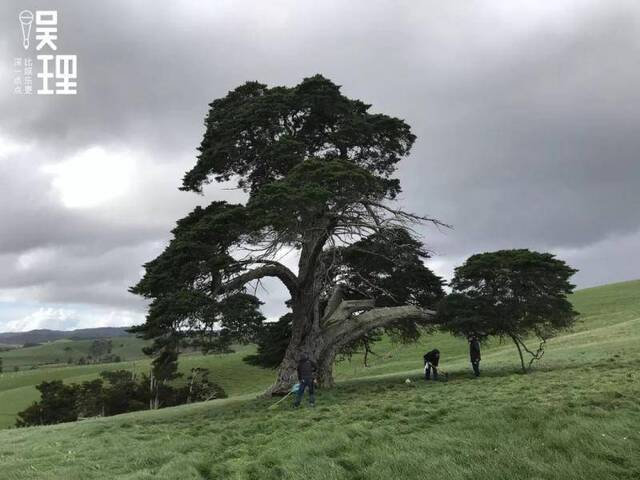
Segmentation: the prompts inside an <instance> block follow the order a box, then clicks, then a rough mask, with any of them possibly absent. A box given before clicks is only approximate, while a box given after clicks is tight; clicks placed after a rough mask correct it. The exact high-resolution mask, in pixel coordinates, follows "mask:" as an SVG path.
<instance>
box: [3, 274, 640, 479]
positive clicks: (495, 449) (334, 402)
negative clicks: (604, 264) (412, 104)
mask: <svg viewBox="0 0 640 480" xmlns="http://www.w3.org/2000/svg"><path fill="white" fill-rule="evenodd" d="M572 301H573V302H574V304H575V305H576V308H577V309H578V310H579V311H580V312H581V313H582V315H581V320H582V323H580V324H579V326H578V327H577V328H576V329H575V330H574V331H573V332H570V333H568V334H566V335H563V336H560V337H558V338H556V339H553V340H552V341H551V342H549V345H548V351H547V353H546V354H545V357H544V358H543V360H542V361H541V362H540V364H539V365H538V366H537V367H536V369H535V371H534V372H533V373H531V374H529V375H521V374H519V373H518V372H517V369H518V360H517V356H516V353H515V351H514V347H512V346H511V345H509V344H504V345H500V344H499V343H498V342H494V343H493V344H492V345H490V346H487V347H486V348H485V349H484V350H483V361H482V368H483V376H482V377H481V378H480V379H473V378H472V377H471V376H470V371H469V370H470V369H469V365H468V360H467V352H466V348H467V347H466V343H465V342H464V341H463V340H460V339H456V338H452V337H450V336H448V335H443V334H438V335H434V336H430V337H427V338H425V339H424V341H423V342H421V343H420V344H418V345H410V346H397V345H394V344H392V343H390V342H388V341H387V342H383V343H382V344H380V345H378V346H377V347H376V352H378V354H379V356H377V357H376V356H374V357H372V360H371V363H372V366H371V367H368V368H365V367H363V366H362V364H361V362H360V361H359V360H360V359H358V358H355V357H354V358H353V359H352V361H351V362H341V363H339V364H338V366H337V369H336V370H337V377H338V379H339V380H340V381H341V383H339V385H338V387H337V388H336V389H334V390H331V391H323V392H319V394H318V396H319V398H318V407H317V408H316V409H315V410H311V409H309V408H308V407H307V406H306V405H305V406H303V408H301V409H300V410H299V411H291V410H290V406H289V405H290V404H288V403H287V402H284V403H283V404H282V406H281V407H279V408H277V409H276V410H268V409H267V406H268V405H270V404H271V402H268V401H265V400H255V399H254V398H255V395H253V393H255V392H259V391H261V390H262V389H263V388H265V387H266V386H267V385H268V384H269V382H270V381H271V380H272V379H273V372H271V371H268V370H263V369H259V368H255V367H251V366H248V365H246V364H244V363H243V362H242V361H241V358H242V357H243V356H244V355H246V354H247V353H248V352H249V351H250V348H249V347H246V348H245V349H243V350H241V351H239V352H237V353H235V354H232V355H225V356H208V357H202V356H199V355H193V356H189V357H185V358H183V359H182V360H181V364H182V365H181V366H182V368H183V369H188V368H190V367H191V366H196V365H198V366H208V367H209V368H211V369H212V372H213V376H214V378H215V379H216V380H218V381H219V382H220V383H221V384H222V385H223V386H224V387H225V388H226V389H227V391H228V392H229V393H230V394H231V395H235V396H236V397H235V398H231V399H227V400H218V401H212V402H207V403H203V404H194V405H188V406H183V407H176V408H170V409H165V410H158V411H153V412H139V413H134V414H127V415H121V416H117V417H111V418H104V419H95V420H86V421H83V422H80V423H77V424H66V425H59V426H52V427H38V428H29V429H17V430H13V429H12V430H5V431H3V432H0V471H1V472H2V475H1V477H2V478H8V479H40V478H42V479H70V480H73V479H83V480H85V479H86V480H91V479H122V480H124V479H127V480H142V479H167V480H169V479H175V478H180V479H217V478H225V479H226V478H243V479H245V478H246V479H253V478H256V479H258V478H259V479H281V478H283V479H299V478H300V479H302V478H304V479H343V478H345V479H346V478H348V479H351V478H353V479H364V478H367V479H385V480H387V479H395V478H403V479H405V478H406V479H423V478H437V479H439V480H448V479H466V478H477V479H505V480H507V479H509V480H511V479H534V478H535V479H576V480H585V479H598V480H600V479H605V480H607V479H610V480H613V479H634V480H635V479H638V478H640V455H638V452H640V402H639V401H638V398H640V374H639V373H638V372H639V368H640V348H639V346H640V281H634V282H626V283H620V284H615V285H608V286H605V287H598V288H594V289H588V290H582V291H579V292H577V293H576V294H575V295H574V296H573V298H572ZM434 346H437V347H438V348H439V349H440V350H441V351H442V352H443V359H442V360H443V361H442V367H443V368H444V369H445V370H447V371H449V372H450V374H451V377H450V381H449V382H447V383H437V384H425V382H423V381H422V380H421V379H420V372H421V370H420V366H421V355H422V353H423V352H424V351H425V349H426V348H432V347H434ZM129 366H130V367H135V368H137V369H144V368H146V367H147V366H148V363H146V361H137V362H135V364H134V365H132V364H130V365H129ZM110 367H111V366H110ZM101 369H102V366H87V367H69V368H57V369H40V370H34V371H28V372H20V373H19V374H17V375H15V376H12V375H11V374H5V375H3V377H2V378H1V379H0V404H2V405H5V404H6V403H5V401H7V402H9V403H10V401H13V402H14V403H13V405H14V408H17V406H18V403H20V402H22V401H24V400H25V399H26V398H27V396H28V395H29V392H34V390H33V385H34V384H35V383H37V382H38V381H39V379H41V378H52V375H55V376H57V377H56V378H64V379H65V380H66V381H78V380H80V379H84V378H92V376H95V375H96V374H97V372H98V371H100V370H101ZM407 377H409V378H412V379H413V380H414V383H412V384H410V385H406V384H405V383H404V379H405V378H407ZM29 401H30V400H29ZM27 403H28V402H27ZM3 408H4V407H3Z"/></svg>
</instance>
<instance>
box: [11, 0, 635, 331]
mask: <svg viewBox="0 0 640 480" xmlns="http://www.w3.org/2000/svg"><path fill="white" fill-rule="evenodd" d="M49 7H51V8H57V9H58V11H59V15H60V23H61V25H60V41H59V46H60V49H61V50H64V51H66V52H67V53H77V54H78V55H79V59H80V65H79V74H80V78H79V83H80V92H79V94H78V95H77V96H76V97H64V98H62V97H56V96H52V97H48V98H46V97H42V96H33V97H30V98H28V97H24V96H18V95H12V94H11V88H10V82H11V81H12V77H11V74H12V72H11V68H10V67H11V61H12V59H13V57H14V56H18V55H21V54H22V52H21V51H20V48H21V47H20V41H19V36H18V35H19V32H18V25H17V21H16V18H17V14H18V12H19V11H20V10H21V9H23V8H33V9H35V8H39V9H43V8H49ZM639 24H640V7H639V6H638V5H637V3H636V2H631V1H621V2H607V3H596V2H577V1H565V2H553V4H547V5H544V4H540V2H518V5H517V6H515V4H514V2H509V1H508V0H505V1H487V2H483V3H482V4H469V3H468V2H463V1H452V2H421V3H417V2H409V1H406V2H391V1H373V2H371V1H366V2H365V1H354V2H337V1H335V2H333V1H325V2H316V3H315V4H311V3H308V2H275V3H272V2H209V3H202V2H179V3H178V2H176V3H169V2H166V3H158V2H124V1H114V0H112V1H108V2H100V3H95V2H85V1H80V0H69V1H65V2H62V1H57V2H55V1H48V2H47V1H38V2H33V5H26V4H25V3H24V2H17V1H9V2H3V3H2V5H0V32H1V33H0V79H2V80H3V84H4V85H5V87H3V89H2V90H1V91H0V109H1V110H2V112H3V115H2V117H0V225H1V227H0V294H1V293H2V292H4V294H5V295H4V296H9V297H11V298H14V297H15V299H16V300H15V301H16V302H19V301H26V300H27V299H29V300H31V301H36V302H48V303H58V304H60V305H63V306H64V305H66V304H89V305H95V306H96V308H100V309H101V310H100V311H101V312H102V311H105V310H104V309H105V308H106V309H109V308H111V309H113V310H114V311H116V310H118V309H121V310H122V311H125V310H127V311H129V310H133V311H137V312H141V311H143V310H144V302H142V301H140V300H139V299H135V298H132V297H131V295H129V294H128V293H127V292H126V287H127V286H128V285H131V284H132V283H135V281H136V279H137V278H138V276H139V274H140V265H141V264H142V263H144V262H145V261H148V260H150V259H151V258H153V256H154V255H156V254H157V253H158V251H160V249H161V248H162V245H163V244H164V243H165V242H166V241H167V239H168V237H169V230H170V229H171V228H172V225H173V223H174V222H175V220H176V219H177V218H180V217H181V216H183V215H184V214H186V213H187V212H188V211H189V210H190V209H191V208H193V206H194V205H196V204H198V203H206V202H208V201H211V200H212V199H214V198H231V199H232V200H233V201H238V200H241V198H242V196H241V194H239V193H238V192H236V191H228V190H224V189H223V188H221V187H219V186H211V187H210V188H209V189H208V191H207V194H206V195H205V197H198V196H196V195H192V194H188V193H183V192H179V191H178V190H177V187H178V185H179V182H180V178H181V176H182V174H183V172H184V171H185V170H187V169H188V168H189V167H190V166H191V165H192V163H193V161H194V157H195V153H196V151H195V148H196V147H197V145H198V144H199V141H200V138H201V135H202V131H203V126H202V121H203V118H204V115H205V113H206V111H207V104H208V103H209V102H210V101H211V100H212V99H214V98H217V97H220V96H223V95H224V94H225V93H226V92H227V91H228V90H230V89H232V88H234V87H235V86H237V85H238V84H240V83H242V82H244V81H246V80H260V81H262V82H265V83H269V84H272V85H273V84H294V83H297V82H298V81H300V79H301V78H303V77H304V76H309V75H312V74H314V73H317V72H320V73H323V74H325V75H326V76H328V77H330V78H332V79H333V80H334V81H335V82H336V83H338V84H341V85H342V86H343V91H344V93H345V94H347V95H349V96H353V97H357V98H361V99H363V100H365V101H367V102H370V103H372V104H373V105H374V106H373V109H374V110H377V111H383V112H385V113H389V114H392V115H397V116H399V117H402V118H405V119H406V120H407V121H408V122H409V123H410V124H411V125H412V127H413V129H414V131H415V133H416V134H417V135H418V142H417V143H416V146H415V148H414V151H413V154H412V156H411V157H410V158H409V159H407V160H406V161H404V162H403V165H402V166H401V168H400V171H399V175H400V177H401V179H402V181H403V186H404V193H403V196H402V198H401V203H402V204H403V205H404V206H406V207H408V208H410V209H412V210H414V211H418V212H421V213H428V214H430V215H432V216H436V217H438V218H440V219H442V220H443V221H445V222H447V223H451V224H453V225H454V227H455V228H454V230H451V231H445V232H439V231H437V230H435V229H431V228H426V229H425V230H424V232H425V239H426V241H427V243H428V244H429V246H431V247H432V248H433V249H434V250H435V251H436V252H438V253H439V256H438V257H437V258H436V259H435V260H434V267H435V268H436V269H437V270H438V272H440V273H442V274H445V275H448V274H450V272H451V270H452V268H453V266H454V265H455V264H458V263H460V262H461V261H462V260H463V259H464V258H465V257H466V256H468V255H470V254H472V253H475V252H478V251H485V250H492V249H497V248H510V247H530V248H536V249H545V250H552V251H554V252H557V253H558V254H559V255H561V256H563V257H565V258H567V260H568V261H570V262H572V263H573V264H574V265H575V266H576V267H577V268H579V269H580V270H581V273H580V274H579V275H578V276H576V281H577V282H578V283H579V285H582V286H587V285H593V284H598V283H603V282H606V281H615V280H623V279H628V278H634V277H638V276H640V275H639V274H638V272H640V255H635V256H633V253H634V242H635V240H634V239H637V232H638V231H639V230H640V208H638V194H637V191H638V189H639V187H640V162H639V161H638V160H637V158H636V156H637V152H638V151H640V148H639V147H640V135H639V133H640V132H639V131H638V130H639V129H640V121H639V120H638V119H637V114H636V112H637V111H638V107H640V90H638V88H637V85H638V84H639V83H640V67H639V66H638V62H637V57H638V47H639V45H640V43H639V40H638V35H637V31H638V27H639V26H640V25H639ZM4 80H6V81H4ZM3 141H5V143H6V142H8V143H9V144H15V145H18V148H12V149H9V148H6V146H5V147H3V146H2V145H3V143H2V142H3ZM92 147H100V148H102V149H104V151H105V152H106V155H107V156H108V158H112V157H113V158H115V157H116V156H118V155H120V156H124V157H125V158H126V159H128V161H130V163H131V165H132V166H133V167H132V170H131V171H130V172H127V173H126V178H124V176H125V175H124V174H123V176H122V177H123V181H124V180H127V181H128V182H129V183H128V184H127V185H126V188H124V187H123V191H122V193H121V194H119V195H117V196H114V197H113V198H108V199H107V200H105V201H102V202H99V204H97V205H95V206H91V207H87V208H70V207H69V205H65V202H64V198H63V197H61V195H60V191H59V188H58V189H57V187H56V185H55V184H54V183H55V180H56V178H57V177H56V174H55V173H51V169H50V168H49V169H48V166H51V165H60V164H64V162H68V161H69V159H72V158H74V156H75V155H78V154H80V153H82V152H86V151H87V150H88V149H90V148H92ZM3 148H4V150H3ZM117 173H118V172H117V171H116V172H115V174H116V176H115V177H114V178H102V179H101V178H99V176H98V177H97V178H94V177H92V176H91V172H89V174H88V177H87V179H86V182H87V184H89V185H91V186H93V187H95V189H99V188H101V182H113V185H114V188H115V187H116V186H118V185H119V183H120V177H118V176H117ZM82 178H83V177H81V178H80V179H74V178H71V180H69V181H70V182H72V186H76V187H77V184H78V182H80V183H82ZM67 180H68V179H67ZM65 181H66V180H65ZM73 182H76V183H73ZM92 182H93V183H92ZM65 185H66V184H65ZM65 188H66V187H65ZM267 296H268V297H269V298H270V299H271V300H270V302H269V303H268V304H267V305H266V306H265V311H266V312H267V314H268V315H269V316H272V315H276V314H277V313H278V312H279V311H280V309H281V304H282V299H283V295H282V292H281V291H280V290H278V287H277V286H275V285H273V286H271V285H270V286H269V292H268V295H267ZM128 315H129V314H128V313H127V318H128ZM36 317H37V318H38V321H39V322H41V321H43V320H42V318H46V316H43V315H38V316H36ZM58 317H59V318H67V317H69V316H68V315H66V314H65V315H59V316H58ZM58 317H56V318H58ZM72 317H73V318H74V322H76V323H74V325H75V324H77V322H78V314H74V315H73V316H72ZM69 318H70V317H69ZM86 318H87V319H88V320H87V321H88V322H89V321H91V322H95V318H96V317H95V316H87V317H86ZM1 322H2V316H1V315H0V323H1ZM0 329H1V325H0Z"/></svg>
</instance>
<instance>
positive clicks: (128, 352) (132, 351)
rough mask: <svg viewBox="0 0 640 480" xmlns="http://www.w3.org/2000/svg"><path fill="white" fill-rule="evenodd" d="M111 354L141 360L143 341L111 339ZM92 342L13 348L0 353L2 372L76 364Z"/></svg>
mask: <svg viewBox="0 0 640 480" xmlns="http://www.w3.org/2000/svg"><path fill="white" fill-rule="evenodd" d="M112 342H113V350H112V352H111V353H113V354H114V355H119V356H120V357H121V358H122V359H123V360H125V361H127V360H135V359H139V358H143V357H144V354H143V353H142V347H143V346H144V345H145V341H144V340H141V339H139V338H136V337H133V336H131V337H116V338H113V339H112ZM92 343H93V340H56V341H54V342H47V343H43V344H41V345H38V346H35V347H27V348H14V349H12V350H11V351H8V352H0V357H2V361H3V367H4V371H5V372H8V371H12V370H13V369H14V367H16V366H17V367H18V368H20V369H21V370H22V369H25V368H26V369H29V368H32V367H40V366H45V365H51V364H67V363H68V362H69V360H71V361H72V362H73V363H75V362H77V361H78V359H79V358H80V357H85V358H86V357H87V356H88V355H90V351H89V349H90V348H91V344H92Z"/></svg>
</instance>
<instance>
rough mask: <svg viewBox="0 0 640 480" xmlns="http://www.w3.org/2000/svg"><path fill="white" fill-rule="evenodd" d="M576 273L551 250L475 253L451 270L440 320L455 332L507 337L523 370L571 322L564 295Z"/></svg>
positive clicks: (538, 356) (439, 309)
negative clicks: (531, 343) (533, 341)
mask: <svg viewBox="0 0 640 480" xmlns="http://www.w3.org/2000/svg"><path fill="white" fill-rule="evenodd" d="M576 271H577V270H574V269H573V268H571V267H569V266H568V265H567V264H566V263H565V262H564V261H562V260H559V259H557V258H555V257H554V255H552V254H550V253H539V252H532V251H530V250H527V249H517V250H500V251H497V252H488V253H481V254H477V255H473V256H471V257H469V259H468V260H467V261H466V262H465V263H464V264H463V265H462V266H460V267H458V268H456V269H455V275H454V278H453V280H452V282H451V288H452V291H451V293H450V294H449V295H447V297H446V298H445V299H444V300H443V301H442V302H441V303H440V305H439V308H438V321H439V322H440V323H441V325H442V326H443V328H444V329H446V330H448V331H450V332H452V333H454V334H458V335H464V336H468V335H476V336H479V337H488V336H497V337H500V338H508V339H511V340H512V341H513V343H514V344H515V346H516V348H517V350H518V355H519V357H520V365H521V367H522V371H523V372H526V371H527V370H528V368H530V367H531V365H532V363H533V362H534V361H535V360H539V359H540V358H541V357H542V355H544V346H545V342H546V341H547V340H548V339H549V338H551V337H552V336H553V335H555V334H556V333H557V332H558V331H560V330H564V329H567V328H569V327H571V326H572V325H573V324H574V323H575V319H576V315H577V313H576V312H575V311H574V310H573V306H572V305H571V303H570V302H569V300H568V299H567V295H569V294H570V293H571V292H572V291H573V288H574V286H573V285H572V284H571V283H570V282H569V279H570V278H571V276H572V275H573V274H574V273H576ZM528 337H529V338H530V337H533V338H535V339H537V343H538V346H537V348H535V349H532V348H529V347H528V346H527V344H526V340H527V338H528ZM525 355H528V358H529V362H528V364H527V363H525Z"/></svg>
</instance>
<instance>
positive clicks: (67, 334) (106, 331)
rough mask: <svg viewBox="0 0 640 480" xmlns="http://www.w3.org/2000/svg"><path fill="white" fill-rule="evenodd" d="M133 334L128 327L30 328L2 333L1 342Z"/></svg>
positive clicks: (37, 341) (23, 342) (18, 343)
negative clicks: (25, 330)
mask: <svg viewBox="0 0 640 480" xmlns="http://www.w3.org/2000/svg"><path fill="white" fill-rule="evenodd" d="M127 336H131V334H130V333H128V332H127V330H126V328H121V327H100V328H82V329H77V330H47V329H40V330H29V331H28V332H3V333H0V344H6V345H24V344H25V343H44V342H53V341H56V340H62V339H68V340H90V339H94V338H107V337H127Z"/></svg>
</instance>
